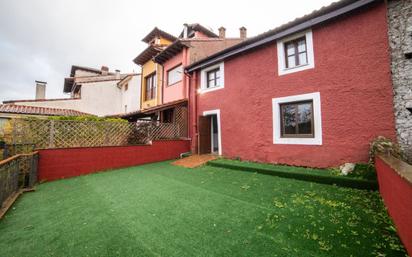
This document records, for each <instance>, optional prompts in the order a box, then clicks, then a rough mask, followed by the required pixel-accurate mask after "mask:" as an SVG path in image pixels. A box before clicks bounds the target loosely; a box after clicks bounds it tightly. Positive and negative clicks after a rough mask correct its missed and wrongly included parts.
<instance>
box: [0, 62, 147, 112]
mask: <svg viewBox="0 0 412 257" xmlns="http://www.w3.org/2000/svg"><path fill="white" fill-rule="evenodd" d="M45 87H46V83H45V82H41V81H36V99H35V100H12V101H5V102H3V103H4V104H15V105H24V106H38V107H47V108H60V109H71V110H75V111H80V112H85V113H90V114H94V115H97V116H108V115H116V114H124V113H128V112H134V111H138V110H139V109H140V91H141V90H140V74H136V73H129V74H121V73H120V71H116V72H109V69H108V68H107V67H105V66H103V67H102V68H101V69H100V70H98V69H93V68H88V67H81V66H75V65H73V66H72V68H71V73H70V77H68V78H65V80H64V88H63V91H64V92H65V93H69V94H70V97H69V98H61V99H45Z"/></svg>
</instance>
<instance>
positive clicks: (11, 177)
mask: <svg viewBox="0 0 412 257" xmlns="http://www.w3.org/2000/svg"><path fill="white" fill-rule="evenodd" d="M37 166H38V153H37V152H33V153H28V154H18V155H14V156H13V157H10V158H7V159H5V160H3V161H0V211H1V209H2V208H3V207H5V205H7V204H8V203H9V200H10V199H11V198H13V197H14V196H15V195H16V194H19V193H20V190H22V189H24V188H32V187H33V186H34V185H35V184H36V183H37Z"/></svg>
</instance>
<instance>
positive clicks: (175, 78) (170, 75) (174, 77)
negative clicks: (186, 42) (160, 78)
mask: <svg viewBox="0 0 412 257" xmlns="http://www.w3.org/2000/svg"><path fill="white" fill-rule="evenodd" d="M182 78H183V66H182V64H180V65H178V66H176V67H174V68H172V69H170V70H168V71H167V85H168V86H170V85H173V84H175V83H177V82H179V81H182Z"/></svg>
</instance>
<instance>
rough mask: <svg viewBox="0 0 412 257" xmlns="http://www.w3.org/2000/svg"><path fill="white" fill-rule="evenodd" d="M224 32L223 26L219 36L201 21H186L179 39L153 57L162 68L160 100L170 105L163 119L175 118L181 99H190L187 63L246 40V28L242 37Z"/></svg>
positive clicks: (162, 116)
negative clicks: (193, 22) (175, 103)
mask: <svg viewBox="0 0 412 257" xmlns="http://www.w3.org/2000/svg"><path fill="white" fill-rule="evenodd" d="M225 31H226V29H225V28H224V27H221V28H220V29H219V35H216V34H215V33H213V32H212V31H210V30H209V29H207V28H205V27H203V26H202V25H200V24H197V23H195V24H184V28H183V31H182V33H181V34H180V35H179V38H178V39H177V40H176V41H174V42H173V43H172V44H171V45H169V46H168V47H166V48H165V49H164V50H163V51H161V52H160V53H159V54H157V55H156V56H155V57H154V61H155V62H156V63H158V64H160V65H161V66H162V67H163V74H162V82H163V83H162V85H161V86H162V101H161V102H162V105H163V106H166V105H168V106H169V108H167V109H164V110H163V111H161V112H160V114H159V116H160V120H161V121H163V122H172V121H174V120H175V119H176V117H175V116H176V114H177V113H178V110H177V109H176V108H180V101H184V100H187V99H188V98H189V91H190V87H189V77H188V76H185V75H184V73H183V70H184V68H185V67H186V66H188V65H190V64H191V63H194V62H196V61H199V60H200V59H203V58H205V57H207V56H209V55H211V54H214V53H216V52H218V51H220V50H223V49H225V48H228V47H230V46H233V45H235V44H238V43H240V42H241V41H242V40H245V39H246V28H244V27H242V28H241V29H240V37H239V38H227V37H226V36H225ZM172 102H177V106H173V105H171V104H170V103H172Z"/></svg>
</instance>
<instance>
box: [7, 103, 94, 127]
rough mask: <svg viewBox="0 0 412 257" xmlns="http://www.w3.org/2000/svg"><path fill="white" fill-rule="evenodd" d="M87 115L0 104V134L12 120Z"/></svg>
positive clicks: (67, 110) (70, 111)
mask: <svg viewBox="0 0 412 257" xmlns="http://www.w3.org/2000/svg"><path fill="white" fill-rule="evenodd" d="M85 115H91V114H89V113H84V112H79V111H75V110H70V109H59V108H46V107H39V106H25V105H16V104H0V132H1V130H2V128H3V126H4V124H5V123H6V122H7V121H8V120H10V119H13V118H41V119H42V118H43V119H44V118H47V117H50V116H85ZM0 134H1V133H0Z"/></svg>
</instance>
